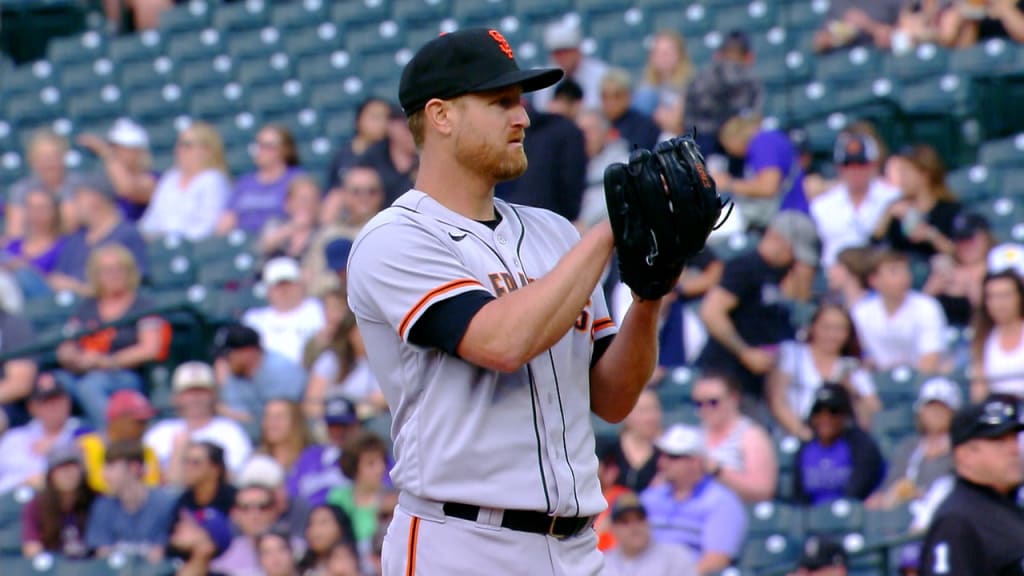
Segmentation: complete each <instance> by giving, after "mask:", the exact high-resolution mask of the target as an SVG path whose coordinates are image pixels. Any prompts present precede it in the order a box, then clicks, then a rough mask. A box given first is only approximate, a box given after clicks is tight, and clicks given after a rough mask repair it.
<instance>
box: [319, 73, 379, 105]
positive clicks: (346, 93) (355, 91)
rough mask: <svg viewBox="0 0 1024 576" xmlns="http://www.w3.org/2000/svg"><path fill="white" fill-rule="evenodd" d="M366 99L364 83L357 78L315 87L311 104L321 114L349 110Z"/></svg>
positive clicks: (351, 77)
mask: <svg viewBox="0 0 1024 576" xmlns="http://www.w3.org/2000/svg"><path fill="white" fill-rule="evenodd" d="M365 97H366V90H365V86H364V85H363V81H362V80H360V79H359V78H357V77H355V76H350V77H348V78H345V79H344V80H334V81H331V82H324V83H322V84H320V85H318V86H313V89H312V91H311V94H310V98H309V103H310V105H311V106H312V107H313V108H316V109H317V110H320V111H321V112H328V113H329V112H330V111H332V110H347V109H351V108H353V107H355V106H357V105H359V103H360V102H362V100H363V99H364V98H365Z"/></svg>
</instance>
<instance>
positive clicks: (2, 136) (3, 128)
mask: <svg viewBox="0 0 1024 576" xmlns="http://www.w3.org/2000/svg"><path fill="white" fill-rule="evenodd" d="M0 110H3V102H2V101H0ZM19 146H20V145H19V142H18V141H17V138H15V137H14V127H13V126H11V124H10V122H7V121H6V120H2V119H0V153H2V152H3V151H5V150H14V149H17V148H19ZM6 183H7V182H5V181H4V180H3V177H2V176H0V189H3V188H5V187H6V186H4V184H6Z"/></svg>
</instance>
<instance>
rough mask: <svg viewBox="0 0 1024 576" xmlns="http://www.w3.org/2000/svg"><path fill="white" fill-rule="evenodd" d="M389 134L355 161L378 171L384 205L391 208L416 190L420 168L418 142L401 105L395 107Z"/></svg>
mask: <svg viewBox="0 0 1024 576" xmlns="http://www.w3.org/2000/svg"><path fill="white" fill-rule="evenodd" d="M387 131H388V134H387V137H386V138H384V139H383V140H380V141H379V142H377V143H376V144H373V145H372V146H370V147H369V148H367V149H366V152H365V153H364V154H363V155H362V156H360V157H359V159H358V160H356V162H355V165H357V166H369V167H370V168H373V169H374V170H376V171H377V174H378V175H379V176H380V184H381V187H382V188H383V189H384V204H383V205H384V206H390V205H391V203H392V202H394V201H395V199H397V198H398V197H399V196H401V195H402V194H405V193H406V192H408V191H409V189H411V188H412V187H413V183H414V182H415V181H416V168H417V167H418V166H419V156H418V155H417V152H416V142H415V141H413V137H412V133H411V132H409V126H407V125H406V121H405V113H404V112H402V110H401V109H400V108H398V107H397V106H395V107H392V108H391V114H390V116H389V117H388V128H387Z"/></svg>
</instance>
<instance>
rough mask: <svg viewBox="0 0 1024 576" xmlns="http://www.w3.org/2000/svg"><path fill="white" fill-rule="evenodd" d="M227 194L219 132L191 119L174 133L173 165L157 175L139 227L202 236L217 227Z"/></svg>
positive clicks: (153, 233)
mask: <svg viewBox="0 0 1024 576" xmlns="http://www.w3.org/2000/svg"><path fill="white" fill-rule="evenodd" d="M230 195H231V183H230V182H229V181H228V170H227V167H226V165H225V164H224V144H223V143H222V142H221V139H220V135H219V134H217V131H216V130H215V129H214V128H213V126H210V125H209V124H206V123H204V122H195V123H193V124H192V125H190V126H189V127H188V128H186V129H185V130H182V131H181V132H180V133H179V134H178V142H177V144H176V145H175V146H174V166H173V167H172V168H171V169H170V170H168V171H167V172H165V173H164V174H163V176H161V177H160V181H159V182H158V183H157V185H156V191H155V192H154V193H153V199H152V200H151V201H150V203H149V207H148V208H146V213H145V214H143V215H142V218H141V219H140V220H139V231H140V232H142V234H143V235H144V236H146V237H147V238H156V237H160V236H167V235H179V236H183V237H185V238H186V239H188V240H202V239H204V238H207V237H209V236H211V235H212V234H213V233H214V231H215V230H216V227H217V222H218V220H219V219H220V217H221V214H222V213H223V212H224V208H225V206H226V205H227V202H228V197H229V196H230Z"/></svg>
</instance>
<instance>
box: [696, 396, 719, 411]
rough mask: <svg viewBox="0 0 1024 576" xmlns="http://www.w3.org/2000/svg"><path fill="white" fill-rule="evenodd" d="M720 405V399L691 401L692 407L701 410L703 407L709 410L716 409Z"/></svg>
mask: <svg viewBox="0 0 1024 576" xmlns="http://www.w3.org/2000/svg"><path fill="white" fill-rule="evenodd" d="M721 403H722V399H721V398H706V399H703V400H702V399H700V398H694V399H693V405H694V406H696V407H697V409H700V408H703V407H705V406H707V407H709V408H718V405H719V404H721Z"/></svg>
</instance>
